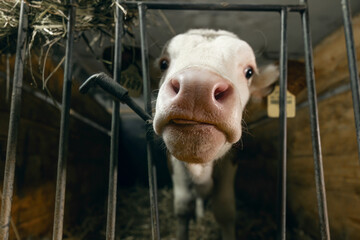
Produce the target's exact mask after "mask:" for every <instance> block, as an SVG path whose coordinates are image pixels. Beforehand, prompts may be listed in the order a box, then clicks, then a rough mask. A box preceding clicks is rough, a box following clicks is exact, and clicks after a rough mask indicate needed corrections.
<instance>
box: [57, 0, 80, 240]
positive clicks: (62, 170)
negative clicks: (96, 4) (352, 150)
mask: <svg viewBox="0 0 360 240" xmlns="http://www.w3.org/2000/svg"><path fill="white" fill-rule="evenodd" d="M75 2H76V0H70V2H69V3H70V4H69V12H68V23H67V34H66V37H67V38H66V50H65V68H64V82H63V98H62V110H61V122H60V139H59V155H58V166H57V179H56V196H55V213H54V226H53V240H61V239H62V235H63V222H64V207H65V189H66V162H67V157H68V145H69V144H68V142H69V116H70V100H71V78H72V49H73V40H74V27H75V16H76V6H75Z"/></svg>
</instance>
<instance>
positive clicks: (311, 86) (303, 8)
mask: <svg viewBox="0 0 360 240" xmlns="http://www.w3.org/2000/svg"><path fill="white" fill-rule="evenodd" d="M116 5H117V7H116V10H115V19H116V23H115V36H116V39H115V56H114V68H113V69H114V74H113V76H114V80H115V81H112V80H111V79H109V78H108V77H106V76H103V75H97V76H93V77H92V78H90V79H89V81H88V82H87V84H90V85H91V84H93V83H94V82H96V83H97V84H98V85H100V86H101V87H102V88H103V89H105V90H106V91H109V92H110V93H111V94H113V95H114V96H116V97H117V98H118V99H119V100H120V101H122V102H125V103H127V104H128V105H129V106H130V107H132V108H133V109H134V110H135V112H136V113H138V115H140V116H141V117H142V118H143V119H144V120H145V121H146V123H147V128H148V129H150V128H151V127H152V125H151V114H152V110H151V95H150V81H149V67H148V65H149V63H148V48H147V36H146V17H145V14H146V11H147V10H151V9H166V10H184V11H186V10H212V11H252V12H255V11H256V12H278V13H280V19H281V52H280V129H279V131H280V137H281V141H280V154H279V169H280V171H279V172H280V174H279V176H278V178H279V202H278V205H279V206H278V207H279V209H280V210H281V212H280V214H279V216H280V217H279V220H278V237H277V238H278V239H286V159H287V156H286V148H287V130H286V129H287V128H286V127H287V119H286V108H285V104H286V89H287V55H288V53H287V46H288V43H287V28H288V24H287V20H288V14H290V13H291V14H299V15H300V16H301V22H302V28H303V29H302V30H303V38H304V48H305V49H304V50H305V56H304V58H305V63H306V81H307V92H308V102H309V109H310V124H311V135H312V146H313V154H314V163H315V169H314V170H315V179H316V193H317V200H318V211H319V220H320V232H321V239H330V231H329V223H328V216H327V206H326V194H325V184H324V174H323V167H322V152H321V143H320V133H319V123H318V110H317V97H316V91H315V77H314V66H313V53H312V46H311V34H310V30H309V27H310V23H309V9H308V4H307V0H299V4H293V5H271V4H266V5H253V4H235V3H233V4H222V3H209V4H207V3H201V4H200V3H199V4H197V3H175V2H173V3H160V2H123V1H121V0H117V1H116ZM121 5H124V6H126V7H127V8H129V9H134V8H137V9H138V11H139V18H140V34H141V53H142V72H143V76H142V77H143V85H144V100H145V112H144V111H143V110H142V109H141V108H139V107H138V106H136V104H134V102H133V101H132V100H131V99H130V98H129V97H128V96H127V92H126V90H124V89H122V88H121V86H120V85H119V84H118V82H119V79H120V72H121V49H122V47H121V37H122V32H123V13H122V10H121ZM341 5H342V10H343V18H344V26H345V36H346V44H347V52H348V63H349V71H350V78H351V89H352V97H353V105H354V114H355V122H356V133H357V142H358V150H359V156H360V87H359V74H358V70H357V66H356V53H355V47H354V40H353V33H352V23H351V16H350V10H349V9H350V6H349V1H348V0H341ZM27 9H28V8H27V5H26V2H25V1H24V0H22V1H21V11H20V21H19V26H18V40H17V48H16V61H15V69H14V84H13V90H12V91H13V92H12V99H11V109H10V121H9V132H8V142H7V151H6V165H5V172H4V186H3V196H2V206H1V217H0V226H1V227H0V237H1V239H4V240H6V239H8V235H9V227H10V218H11V204H12V195H13V184H14V172H15V163H16V148H17V144H16V142H17V135H18V126H19V118H20V117H19V116H20V105H21V102H20V100H21V93H22V79H23V62H24V61H23V60H24V58H25V51H26V47H27V43H26V39H27V37H26V29H27ZM68 10H69V11H68V19H69V20H68V23H67V29H68V30H67V36H66V58H65V73H64V85H63V102H62V111H61V128H60V144H59V155H58V169H57V184H56V199H55V215H54V226H53V239H54V240H60V239H62V235H63V217H64V207H65V206H64V201H65V189H66V159H67V154H68V134H69V109H70V93H71V76H72V72H71V67H72V47H73V38H74V37H73V34H74V24H75V12H76V5H75V0H70V4H69V9H68ZM88 87H89V85H87V86H83V91H86V88H88ZM120 101H114V102H113V115H112V128H111V150H110V151H111V154H110V170H109V189H108V210H107V227H106V239H114V238H115V220H116V219H115V212H116V197H117V193H116V189H117V167H118V166H117V159H118V155H119V152H118V147H117V146H118V142H119V140H118V138H119V111H118V109H119V104H120ZM151 132H152V131H147V133H148V134H147V142H148V143H147V151H148V154H147V156H148V174H149V190H150V206H151V224H152V238H153V239H160V232H159V227H160V226H159V221H158V210H157V186H156V168H155V166H154V164H153V161H152V152H151V150H152V146H151V145H152V142H153V141H152V138H153V136H152V134H151Z"/></svg>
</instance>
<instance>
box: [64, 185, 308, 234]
mask: <svg viewBox="0 0 360 240" xmlns="http://www.w3.org/2000/svg"><path fill="white" fill-rule="evenodd" d="M116 208H117V218H116V240H149V239H152V238H151V221H150V207H149V191H148V188H147V187H142V186H136V187H131V188H123V189H119V191H118V203H117V206H116ZM158 208H159V222H160V236H161V239H163V240H175V232H176V217H175V215H174V208H173V192H172V189H170V188H166V187H165V188H161V189H159V191H158ZM93 209H101V210H102V211H100V212H99V211H98V212H92V213H91V212H89V215H88V216H87V217H86V219H85V221H84V222H83V223H82V224H81V226H77V227H71V228H69V227H68V228H67V229H66V230H65V233H66V234H65V237H64V240H81V239H103V238H105V229H106V226H105V225H106V216H105V214H106V213H105V212H104V211H103V210H104V208H102V207H97V208H93ZM236 214H237V222H236V234H237V236H238V239H246V240H263V239H266V240H271V239H275V235H276V225H275V223H274V221H273V218H272V216H271V215H270V214H269V213H268V212H266V211H263V210H261V209H252V208H249V206H248V205H246V204H243V203H241V202H238V203H237V213H236ZM189 234H190V239H192V240H219V239H221V233H220V228H219V226H218V224H217V223H216V221H215V218H214V216H213V214H212V211H211V201H210V202H208V204H206V208H205V214H204V217H203V218H202V219H200V220H199V221H195V220H191V222H190V226H189ZM302 236H304V235H302ZM290 239H302V240H303V239H305V238H296V237H293V236H292V237H291V238H290Z"/></svg>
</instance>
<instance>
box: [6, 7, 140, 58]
mask: <svg viewBox="0 0 360 240" xmlns="http://www.w3.org/2000/svg"><path fill="white" fill-rule="evenodd" d="M26 4H27V5H28V7H29V10H28V21H29V29H28V36H29V39H30V43H29V46H43V45H50V44H54V43H55V42H59V41H60V40H61V39H63V38H64V37H65V35H66V31H67V29H66V28H67V27H66V23H67V18H68V17H67V12H68V9H69V5H67V4H65V3H64V1H60V0H40V1H35V0H32V1H26ZM76 6H77V8H76V23H75V32H76V34H77V36H81V37H83V33H84V32H85V31H89V30H91V31H95V32H96V31H97V32H99V33H101V34H104V35H106V36H108V37H113V35H114V34H113V31H114V16H113V15H114V7H120V8H121V10H122V11H123V12H124V13H125V32H126V33H127V34H128V35H130V36H132V23H133V21H134V20H135V19H136V18H137V12H136V11H126V10H125V8H124V7H122V6H118V5H117V4H115V3H114V2H113V0H103V1H101V0H96V1H88V0H79V1H78V3H77V4H76ZM19 13H20V0H17V1H12V0H0V46H1V48H0V54H3V53H14V47H13V45H14V44H10V43H13V42H14V41H16V35H17V27H18V23H19Z"/></svg>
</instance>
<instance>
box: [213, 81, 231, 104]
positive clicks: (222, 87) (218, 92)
mask: <svg viewBox="0 0 360 240" xmlns="http://www.w3.org/2000/svg"><path fill="white" fill-rule="evenodd" d="M229 92H230V86H229V85H228V84H226V83H222V84H218V85H217V86H216V87H215V91H214V98H215V100H216V101H218V102H219V101H222V100H224V99H225V98H226V96H227V95H228V94H229Z"/></svg>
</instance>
